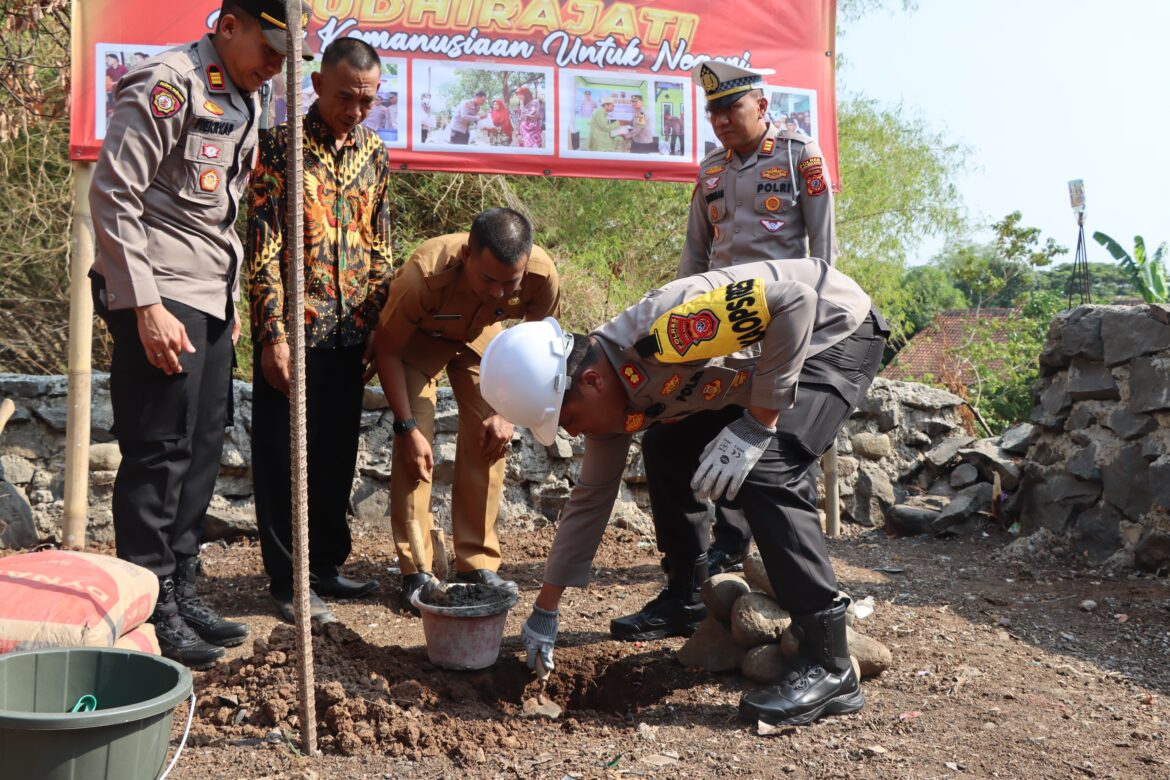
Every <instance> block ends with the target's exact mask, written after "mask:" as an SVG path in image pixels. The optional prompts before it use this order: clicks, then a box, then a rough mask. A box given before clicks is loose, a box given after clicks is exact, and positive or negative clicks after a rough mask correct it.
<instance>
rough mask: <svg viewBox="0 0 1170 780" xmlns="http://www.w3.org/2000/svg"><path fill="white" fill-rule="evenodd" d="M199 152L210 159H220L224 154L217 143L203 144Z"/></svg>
mask: <svg viewBox="0 0 1170 780" xmlns="http://www.w3.org/2000/svg"><path fill="white" fill-rule="evenodd" d="M199 154H200V156H202V157H205V158H207V159H208V160H218V159H219V158H220V155H221V154H222V152H221V151H220V148H219V147H218V146H216V145H215V144H203V146H202V147H201V148H200V150H199Z"/></svg>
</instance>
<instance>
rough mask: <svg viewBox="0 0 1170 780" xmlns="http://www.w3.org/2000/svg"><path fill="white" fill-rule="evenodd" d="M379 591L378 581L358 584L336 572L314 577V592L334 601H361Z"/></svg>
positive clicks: (323, 573)
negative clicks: (362, 598) (363, 597)
mask: <svg viewBox="0 0 1170 780" xmlns="http://www.w3.org/2000/svg"><path fill="white" fill-rule="evenodd" d="M377 589H378V581H377V580H366V581H365V582H358V581H356V580H351V579H349V578H348V577H342V576H341V575H340V574H338V573H337V572H336V571H332V572H322V573H320V574H314V575H313V590H314V591H315V592H316V593H317V594H319V595H321V596H325V597H327V598H333V599H360V598H361V597H362V596H367V595H369V594H371V593H373V592H374V591H376V590H377Z"/></svg>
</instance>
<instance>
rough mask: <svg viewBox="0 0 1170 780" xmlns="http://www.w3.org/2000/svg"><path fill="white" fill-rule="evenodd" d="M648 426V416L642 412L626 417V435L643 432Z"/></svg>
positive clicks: (632, 413)
mask: <svg viewBox="0 0 1170 780" xmlns="http://www.w3.org/2000/svg"><path fill="white" fill-rule="evenodd" d="M645 425H646V415H645V414H643V413H642V412H630V413H629V414H627V415H626V426H625V427H626V433H634V432H636V431H640V430H642V428H643V427H644V426H645Z"/></svg>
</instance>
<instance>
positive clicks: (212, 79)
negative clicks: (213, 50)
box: [207, 63, 227, 92]
mask: <svg viewBox="0 0 1170 780" xmlns="http://www.w3.org/2000/svg"><path fill="white" fill-rule="evenodd" d="M207 86H208V87H209V88H210V89H211V91H212V92H227V84H225V83H224V80H223V68H221V67H219V66H218V65H216V64H215V63H212V64H210V65H208V66H207Z"/></svg>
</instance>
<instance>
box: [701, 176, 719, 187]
mask: <svg viewBox="0 0 1170 780" xmlns="http://www.w3.org/2000/svg"><path fill="white" fill-rule="evenodd" d="M703 186H704V187H706V188H707V189H709V190H713V189H715V188H716V187H718V186H719V177H718V176H712V177H711V178H710V179H704V180H703Z"/></svg>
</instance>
